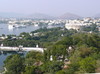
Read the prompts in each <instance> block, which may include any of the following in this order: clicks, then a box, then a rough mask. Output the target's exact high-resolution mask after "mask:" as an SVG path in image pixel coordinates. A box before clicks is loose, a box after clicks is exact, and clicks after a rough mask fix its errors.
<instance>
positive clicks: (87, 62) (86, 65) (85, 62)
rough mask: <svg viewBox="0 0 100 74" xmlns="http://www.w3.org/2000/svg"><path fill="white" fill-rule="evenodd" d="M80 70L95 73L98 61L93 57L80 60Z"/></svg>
mask: <svg viewBox="0 0 100 74" xmlns="http://www.w3.org/2000/svg"><path fill="white" fill-rule="evenodd" d="M79 64H80V71H82V72H84V73H94V72H95V68H96V61H95V59H93V58H91V57H86V58H85V59H82V60H81V61H80V62H79Z"/></svg>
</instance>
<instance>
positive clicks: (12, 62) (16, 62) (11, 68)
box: [4, 55, 24, 74]
mask: <svg viewBox="0 0 100 74" xmlns="http://www.w3.org/2000/svg"><path fill="white" fill-rule="evenodd" d="M23 60H24V59H23V58H22V57H21V56H20V55H10V56H8V57H7V59H6V60H5V61H4V64H5V67H6V69H7V74H10V73H13V74H21V72H22V71H23V69H24V65H23Z"/></svg>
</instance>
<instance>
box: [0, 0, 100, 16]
mask: <svg viewBox="0 0 100 74" xmlns="http://www.w3.org/2000/svg"><path fill="white" fill-rule="evenodd" d="M0 12H16V13H25V14H32V13H37V12H38V13H44V14H49V15H56V16H57V15H61V14H64V13H66V12H70V13H75V14H78V15H80V16H93V15H95V14H98V13H100V0H0Z"/></svg>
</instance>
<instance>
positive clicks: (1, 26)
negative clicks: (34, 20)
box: [0, 24, 39, 35]
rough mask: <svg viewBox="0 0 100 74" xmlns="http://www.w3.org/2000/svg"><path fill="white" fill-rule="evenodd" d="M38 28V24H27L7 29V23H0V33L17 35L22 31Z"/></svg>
mask: <svg viewBox="0 0 100 74" xmlns="http://www.w3.org/2000/svg"><path fill="white" fill-rule="evenodd" d="M37 29H39V26H34V25H27V26H26V27H23V28H13V29H9V27H8V24H0V35H2V34H5V35H9V34H14V35H19V34H20V33H22V32H31V31H34V30H37Z"/></svg>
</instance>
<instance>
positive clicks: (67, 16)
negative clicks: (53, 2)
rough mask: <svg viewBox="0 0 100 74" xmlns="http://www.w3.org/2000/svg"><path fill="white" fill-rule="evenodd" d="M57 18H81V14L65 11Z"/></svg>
mask: <svg viewBox="0 0 100 74" xmlns="http://www.w3.org/2000/svg"><path fill="white" fill-rule="evenodd" d="M58 18H59V19H82V17H81V16H78V15H76V14H72V13H65V14H63V15H61V16H59V17H58Z"/></svg>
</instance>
